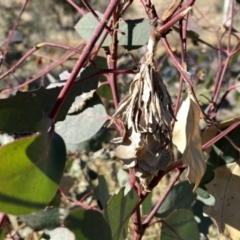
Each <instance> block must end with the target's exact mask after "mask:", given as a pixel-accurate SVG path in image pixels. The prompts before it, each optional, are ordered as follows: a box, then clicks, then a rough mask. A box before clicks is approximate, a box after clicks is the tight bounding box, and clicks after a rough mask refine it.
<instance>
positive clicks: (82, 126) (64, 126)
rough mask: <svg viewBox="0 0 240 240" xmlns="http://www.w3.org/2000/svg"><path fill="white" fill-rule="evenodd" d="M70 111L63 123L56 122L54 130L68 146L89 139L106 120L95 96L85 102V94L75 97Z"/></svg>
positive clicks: (99, 102)
mask: <svg viewBox="0 0 240 240" xmlns="http://www.w3.org/2000/svg"><path fill="white" fill-rule="evenodd" d="M88 97H89V96H88V95H87V98H88ZM79 108H80V109H79ZM71 109H75V110H71ZM71 109H70V110H71V111H73V112H72V113H71V114H68V115H67V117H66V119H65V120H64V121H62V122H58V123H57V124H56V128H55V129H56V132H57V133H58V134H59V135H61V136H62V138H63V139H64V140H65V142H67V143H69V144H78V143H81V142H84V141H86V140H88V139H90V138H91V137H92V136H93V135H94V134H96V133H97V132H98V131H99V130H100V128H101V127H102V126H103V124H104V123H105V122H106V120H107V113H106V110H105V108H104V106H103V104H102V102H101V99H100V98H99V97H98V95H97V94H94V95H93V97H91V98H90V99H87V100H86V94H83V95H81V96H78V97H76V99H75V102H74V104H73V105H72V108H71Z"/></svg>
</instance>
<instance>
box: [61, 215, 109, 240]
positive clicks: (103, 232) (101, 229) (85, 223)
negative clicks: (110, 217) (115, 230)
mask: <svg viewBox="0 0 240 240" xmlns="http://www.w3.org/2000/svg"><path fill="white" fill-rule="evenodd" d="M64 225H65V226H66V227H67V228H68V229H70V230H71V231H72V232H73V233H74V234H75V237H76V239H79V240H80V239H81V240H96V239H98V240H112V237H111V231H110V228H109V226H108V224H107V223H106V221H105V219H104V217H103V215H102V214H101V213H99V212H97V211H94V210H87V211H85V210H75V211H73V212H72V213H70V214H69V215H68V216H67V218H66V219H65V221H64Z"/></svg>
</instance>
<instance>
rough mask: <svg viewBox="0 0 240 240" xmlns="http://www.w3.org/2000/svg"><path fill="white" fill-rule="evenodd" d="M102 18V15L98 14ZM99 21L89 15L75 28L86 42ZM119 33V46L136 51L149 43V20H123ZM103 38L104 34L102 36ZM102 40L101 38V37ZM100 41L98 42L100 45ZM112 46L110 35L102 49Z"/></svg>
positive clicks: (120, 23)
mask: <svg viewBox="0 0 240 240" xmlns="http://www.w3.org/2000/svg"><path fill="white" fill-rule="evenodd" d="M96 13H97V14H98V16H99V17H100V18H101V17H102V14H101V13H99V12H96ZM97 24H98V21H97V20H96V18H95V17H94V16H93V15H92V13H87V14H86V15H84V17H82V18H81V19H80V20H79V22H78V23H77V25H76V26H75V29H76V31H77V32H78V34H79V35H80V36H81V37H82V38H83V39H84V40H86V41H88V40H89V39H90V37H91V36H92V34H93V32H94V30H95V28H96V26H97ZM118 28H119V30H120V31H118V44H119V45H121V46H123V47H124V48H126V49H128V50H132V49H136V48H139V47H141V46H143V45H144V44H146V43H147V41H148V38H149V34H150V25H149V20H147V19H134V20H125V21H124V20H121V21H120V22H119V27H118ZM101 36H103V33H102V35H101ZM100 39H101V37H100ZM99 43H100V41H98V42H97V44H99ZM110 44H111V38H110V36H109V35H108V36H107V38H106V39H105V41H104V42H103V44H102V47H108V46H109V45H110Z"/></svg>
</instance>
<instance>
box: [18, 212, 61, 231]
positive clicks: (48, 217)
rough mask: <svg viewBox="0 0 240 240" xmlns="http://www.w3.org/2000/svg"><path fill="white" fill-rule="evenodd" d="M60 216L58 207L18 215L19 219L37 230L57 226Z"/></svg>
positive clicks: (59, 223)
mask: <svg viewBox="0 0 240 240" xmlns="http://www.w3.org/2000/svg"><path fill="white" fill-rule="evenodd" d="M61 216H62V215H61V214H60V212H59V209H57V208H47V209H45V210H42V211H39V212H37V213H33V214H30V215H23V216H20V217H19V220H20V221H21V222H24V223H26V224H27V225H28V226H29V227H31V228H33V229H34V230H36V231H39V230H43V229H54V228H57V227H59V226H60V225H61Z"/></svg>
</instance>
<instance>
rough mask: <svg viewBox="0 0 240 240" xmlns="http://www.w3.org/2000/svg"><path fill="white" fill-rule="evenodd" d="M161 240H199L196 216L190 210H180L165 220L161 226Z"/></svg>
mask: <svg viewBox="0 0 240 240" xmlns="http://www.w3.org/2000/svg"><path fill="white" fill-rule="evenodd" d="M160 239H161V240H175V239H176V240H193V239H199V232H198V227H197V223H196V221H195V219H194V215H193V213H192V212H191V211H190V210H186V209H180V210H178V211H176V212H174V213H172V214H171V215H170V216H169V217H168V218H166V219H165V220H164V223H163V224H162V226H161V235H160Z"/></svg>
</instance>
